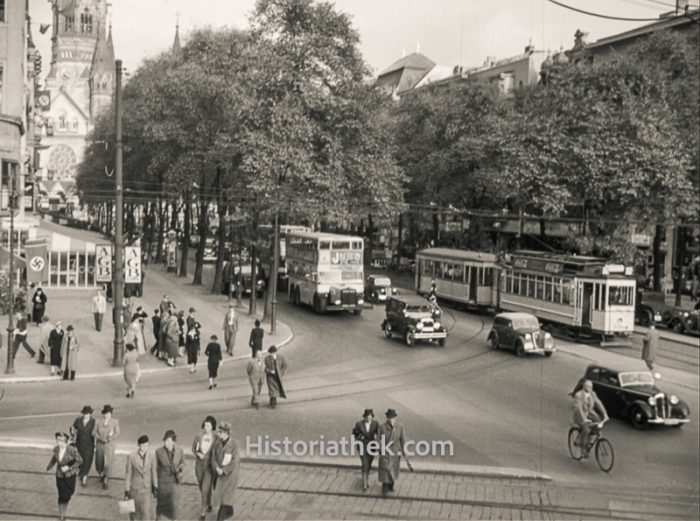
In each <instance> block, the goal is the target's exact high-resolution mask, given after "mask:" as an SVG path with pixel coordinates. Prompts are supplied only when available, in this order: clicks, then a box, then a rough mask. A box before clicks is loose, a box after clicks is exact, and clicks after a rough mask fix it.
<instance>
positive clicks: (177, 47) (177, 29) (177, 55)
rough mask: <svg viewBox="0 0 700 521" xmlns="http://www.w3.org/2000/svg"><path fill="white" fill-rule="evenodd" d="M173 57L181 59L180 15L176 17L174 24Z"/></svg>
mask: <svg viewBox="0 0 700 521" xmlns="http://www.w3.org/2000/svg"><path fill="white" fill-rule="evenodd" d="M173 56H174V57H175V58H176V59H179V58H181V57H182V47H181V46H180V14H179V13H178V15H177V21H176V22H175V41H173Z"/></svg>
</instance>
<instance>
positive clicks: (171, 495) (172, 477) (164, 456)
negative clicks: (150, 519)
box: [156, 429, 185, 520]
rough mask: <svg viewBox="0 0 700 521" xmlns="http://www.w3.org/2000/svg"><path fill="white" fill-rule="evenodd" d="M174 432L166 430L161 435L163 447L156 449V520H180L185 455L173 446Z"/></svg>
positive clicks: (175, 437) (175, 439)
mask: <svg viewBox="0 0 700 521" xmlns="http://www.w3.org/2000/svg"><path fill="white" fill-rule="evenodd" d="M176 441H177V436H176V434H175V431H174V430H172V429H168V430H167V431H165V434H164V435H163V446H162V447H160V448H158V449H156V469H157V472H158V503H157V507H156V519H159V518H161V517H162V516H165V517H167V518H168V519H174V520H175V519H180V514H179V506H180V499H179V496H180V483H182V472H183V470H184V468H185V454H184V452H183V451H182V449H181V448H180V447H177V446H176V445H175V442H176Z"/></svg>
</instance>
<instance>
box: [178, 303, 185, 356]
mask: <svg viewBox="0 0 700 521" xmlns="http://www.w3.org/2000/svg"><path fill="white" fill-rule="evenodd" d="M185 324H186V322H185V310H184V309H181V310H180V311H178V312H177V330H178V337H177V349H178V356H184V354H185V333H186V331H185Z"/></svg>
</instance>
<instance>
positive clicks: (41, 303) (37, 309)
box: [32, 288, 46, 326]
mask: <svg viewBox="0 0 700 521" xmlns="http://www.w3.org/2000/svg"><path fill="white" fill-rule="evenodd" d="M45 311H46V293H44V290H43V289H41V288H37V290H36V291H35V292H34V296H33V297H32V322H34V323H35V324H36V325H37V326H40V325H41V319H42V318H44V312H45Z"/></svg>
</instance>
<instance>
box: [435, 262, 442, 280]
mask: <svg viewBox="0 0 700 521" xmlns="http://www.w3.org/2000/svg"><path fill="white" fill-rule="evenodd" d="M435 277H436V278H438V279H440V278H442V262H439V261H435Z"/></svg>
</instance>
